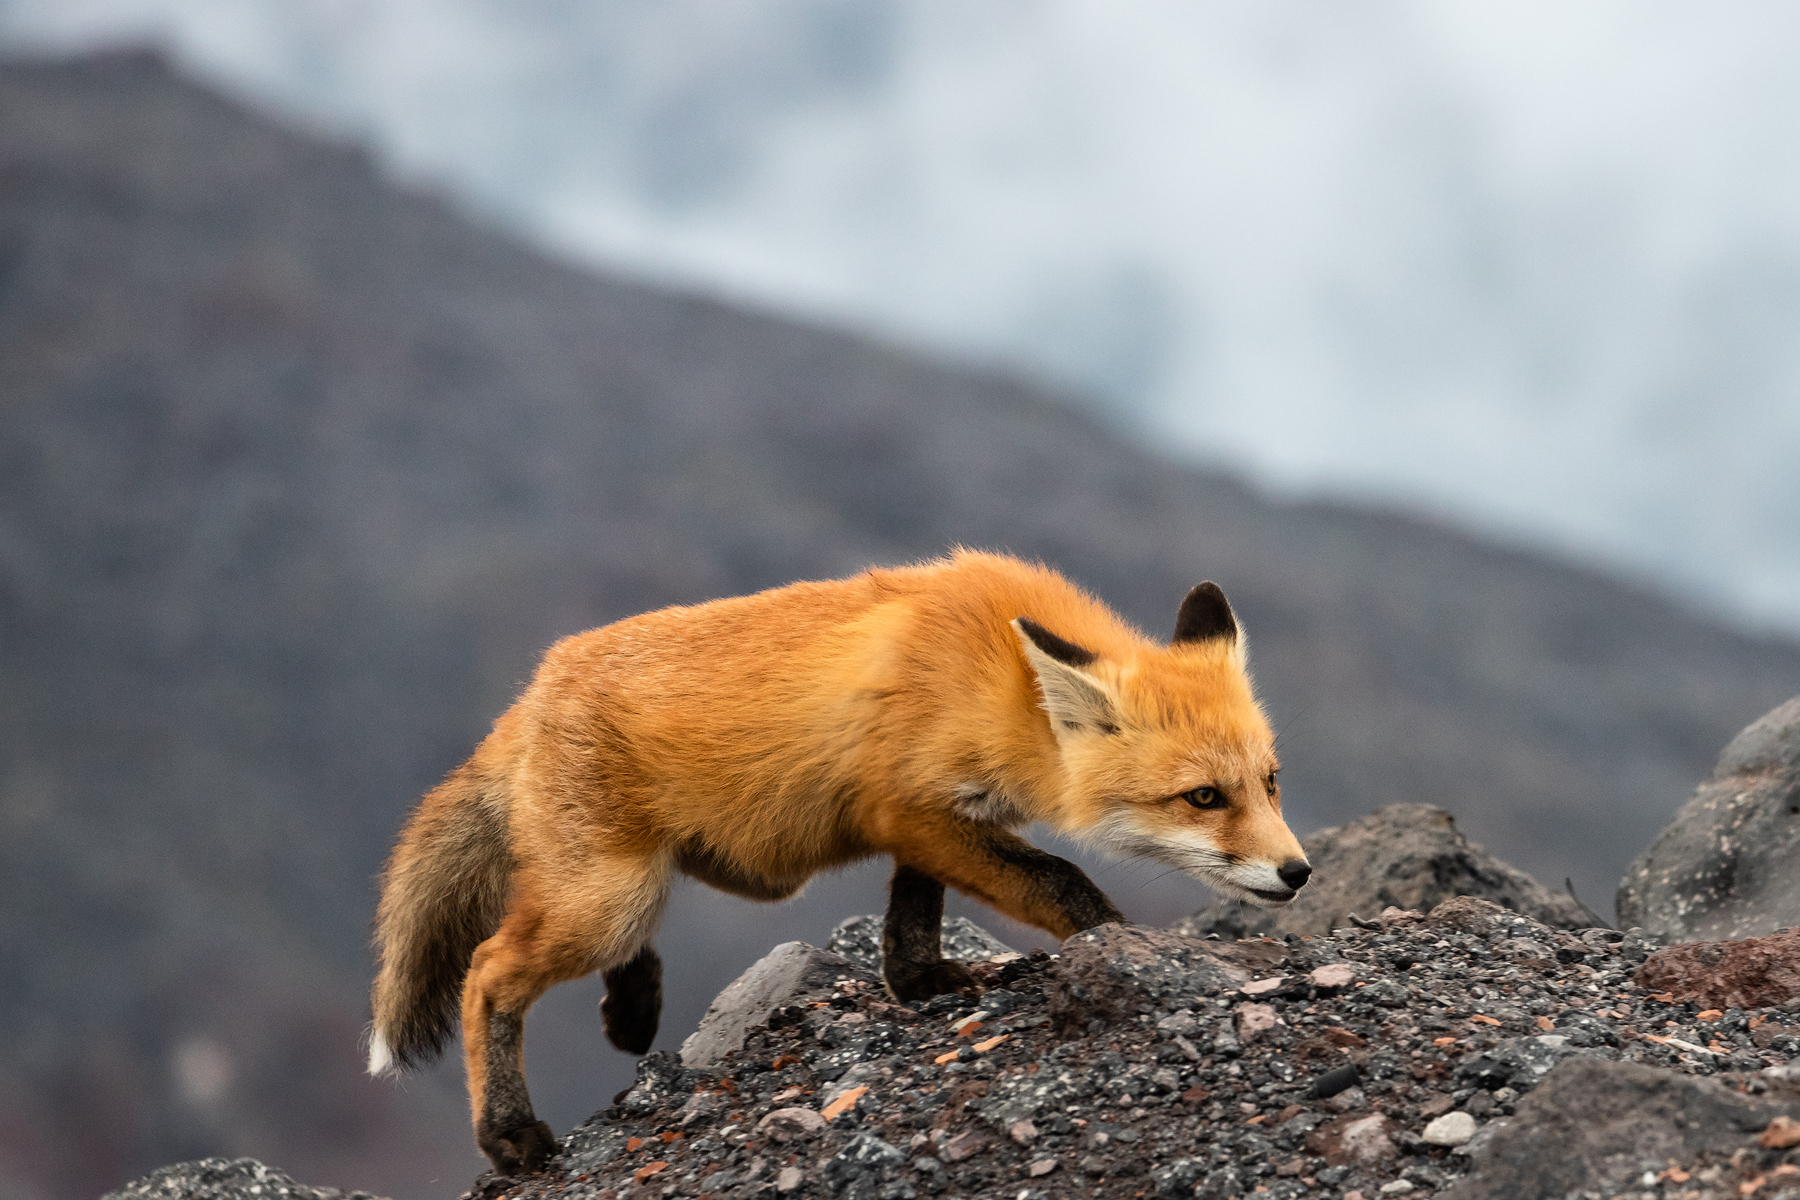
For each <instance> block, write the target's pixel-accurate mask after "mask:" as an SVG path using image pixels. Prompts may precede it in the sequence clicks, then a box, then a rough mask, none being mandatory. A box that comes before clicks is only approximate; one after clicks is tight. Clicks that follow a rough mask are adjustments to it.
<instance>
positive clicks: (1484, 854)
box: [1175, 804, 1605, 938]
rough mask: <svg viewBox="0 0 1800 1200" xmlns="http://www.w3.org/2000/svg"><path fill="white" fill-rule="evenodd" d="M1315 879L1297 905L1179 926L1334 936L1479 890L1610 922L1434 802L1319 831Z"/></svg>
mask: <svg viewBox="0 0 1800 1200" xmlns="http://www.w3.org/2000/svg"><path fill="white" fill-rule="evenodd" d="M1301 844H1302V846H1303V847H1304V849H1305V850H1306V858H1307V861H1308V862H1310V863H1312V865H1313V875H1312V879H1311V880H1310V881H1309V882H1308V883H1307V886H1306V889H1305V890H1304V891H1302V892H1301V893H1300V895H1299V897H1298V898H1296V899H1295V900H1294V902H1293V903H1291V904H1288V905H1286V906H1284V907H1282V908H1276V909H1269V908H1258V907H1257V906H1255V905H1253V904H1249V903H1247V902H1245V901H1243V900H1233V899H1227V898H1221V899H1219V900H1215V901H1214V902H1213V903H1211V904H1209V905H1207V906H1206V907H1205V908H1202V909H1201V910H1200V911H1199V912H1196V913H1194V914H1193V915H1192V916H1188V917H1184V918H1182V919H1181V920H1179V921H1177V922H1176V923H1175V928H1176V929H1179V930H1180V931H1181V932H1183V933H1190V934H1193V935H1195V936H1196V937H1205V936H1207V935H1208V934H1215V933H1216V934H1218V935H1220V936H1221V937H1225V938H1244V937H1251V936H1273V937H1282V936H1284V935H1286V934H1290V933H1297V934H1305V935H1313V934H1321V933H1330V932H1331V931H1332V930H1333V929H1336V928H1338V927H1339V926H1341V925H1343V924H1344V923H1345V922H1346V921H1348V920H1349V917H1350V915H1351V914H1352V913H1359V912H1360V913H1378V912H1381V911H1382V910H1383V909H1387V908H1408V909H1418V910H1420V911H1421V912H1424V911H1429V910H1430V909H1432V908H1435V907H1436V906H1437V905H1439V904H1441V903H1443V902H1444V901H1446V900H1449V899H1451V898H1452V897H1455V896H1476V897H1479V898H1480V899H1483V900H1491V901H1493V902H1494V903H1495V904H1498V905H1499V906H1500V907H1501V908H1509V909H1512V910H1513V911H1514V912H1522V913H1525V914H1527V915H1529V916H1532V917H1535V918H1536V919H1538V920H1540V921H1542V922H1544V923H1545V924H1546V925H1553V926H1556V927H1558V928H1562V929H1586V928H1592V927H1594V926H1598V925H1603V924H1605V922H1603V921H1602V920H1601V919H1600V918H1599V917H1598V916H1596V915H1595V914H1594V913H1593V912H1591V911H1590V910H1589V909H1588V908H1587V906H1586V905H1584V904H1582V903H1581V901H1580V900H1578V899H1576V898H1575V896H1574V894H1573V893H1572V892H1571V891H1561V892H1559V891H1553V890H1551V889H1550V888H1547V887H1545V886H1544V885H1543V884H1541V883H1539V882H1538V881H1537V880H1535V879H1533V878H1532V877H1531V876H1530V875H1527V874H1526V873H1525V872H1523V871H1521V870H1519V869H1518V868H1517V867H1515V866H1513V865H1512V864H1510V863H1508V862H1505V861H1503V860H1501V859H1500V858H1499V857H1498V856H1496V855H1494V854H1491V853H1489V852H1488V850H1487V849H1486V848H1485V847H1483V846H1481V845H1479V844H1477V843H1475V842H1472V841H1470V840H1469V836H1468V835H1467V834H1465V833H1464V832H1463V831H1462V830H1460V829H1458V828H1457V827H1456V818H1455V817H1453V816H1451V815H1450V814H1449V813H1447V812H1445V811H1444V810H1443V809H1441V808H1438V807H1436V806H1435V805H1430V804H1389V805H1386V806H1385V807H1382V808H1378V809H1376V810H1375V811H1374V812H1372V813H1370V814H1369V815H1368V816H1366V817H1359V818H1358V819H1357V820H1354V821H1349V822H1346V823H1345V824H1343V825H1333V826H1330V827H1328V828H1325V829H1319V830H1315V831H1314V832H1313V833H1311V834H1309V835H1308V836H1307V837H1306V839H1305V840H1304V841H1303V842H1302V843H1301Z"/></svg>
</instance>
